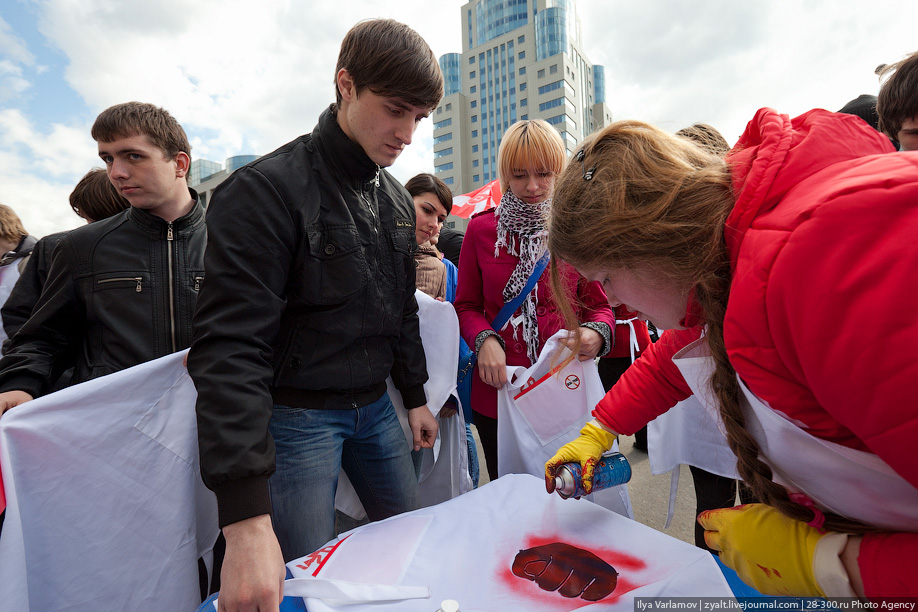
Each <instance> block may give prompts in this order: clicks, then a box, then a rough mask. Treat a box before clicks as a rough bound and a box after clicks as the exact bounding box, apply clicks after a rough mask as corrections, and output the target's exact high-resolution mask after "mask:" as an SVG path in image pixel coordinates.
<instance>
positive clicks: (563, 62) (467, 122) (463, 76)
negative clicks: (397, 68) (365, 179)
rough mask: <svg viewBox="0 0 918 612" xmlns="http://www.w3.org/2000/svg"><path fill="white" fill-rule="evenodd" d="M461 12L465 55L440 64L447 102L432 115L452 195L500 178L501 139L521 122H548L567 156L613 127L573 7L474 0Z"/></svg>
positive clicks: (437, 162) (562, 2) (548, 0)
mask: <svg viewBox="0 0 918 612" xmlns="http://www.w3.org/2000/svg"><path fill="white" fill-rule="evenodd" d="M461 13H462V26H461V27H462V53H447V54H445V55H443V56H441V57H440V67H441V68H442V70H443V74H444V77H445V91H444V94H445V95H444V97H443V100H442V101H441V102H440V105H439V106H438V107H437V109H436V111H435V112H434V115H433V120H434V170H435V174H436V175H437V176H438V177H439V178H440V179H442V180H443V181H444V182H445V183H446V184H447V185H449V187H450V189H452V191H453V193H456V194H461V193H467V192H469V191H472V190H473V189H476V188H478V187H480V186H482V185H484V184H486V183H488V182H490V181H492V180H494V179H496V178H497V151H498V147H499V146H500V140H501V137H502V136H503V133H504V132H505V131H506V129H507V128H508V127H510V126H511V125H512V124H513V123H514V122H516V121H519V120H523V119H544V120H546V121H548V122H549V123H551V124H552V125H554V126H555V127H556V128H557V130H558V132H559V133H560V134H561V136H562V138H563V140H564V142H565V145H566V147H567V150H568V153H569V154H570V153H572V152H573V151H575V150H576V148H577V145H578V143H580V142H581V141H582V140H583V139H584V137H586V136H588V135H589V134H591V133H593V132H594V131H596V130H598V129H600V128H602V127H604V126H605V125H607V124H608V123H610V122H611V121H612V113H611V111H610V110H609V108H608V107H607V106H606V104H605V74H604V71H603V67H602V66H598V65H593V64H591V63H590V62H589V60H588V59H587V57H586V55H585V54H584V53H583V50H582V42H581V34H580V21H579V19H578V16H577V11H576V5H575V3H574V0H472V1H471V2H468V3H466V4H465V5H463V6H462V9H461Z"/></svg>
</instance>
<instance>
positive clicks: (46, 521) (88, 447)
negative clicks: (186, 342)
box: [0, 353, 218, 612]
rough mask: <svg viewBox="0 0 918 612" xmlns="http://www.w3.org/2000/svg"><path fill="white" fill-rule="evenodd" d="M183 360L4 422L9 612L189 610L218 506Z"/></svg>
mask: <svg viewBox="0 0 918 612" xmlns="http://www.w3.org/2000/svg"><path fill="white" fill-rule="evenodd" d="M183 355H184V353H176V354H174V355H169V356H167V357H163V358H161V359H158V360H155V361H151V362H149V363H145V364H141V365H138V366H136V367H133V368H130V369H128V370H124V371H122V372H117V373H115V374H112V375H110V376H106V377H103V378H98V379H96V380H91V381H88V382H86V383H83V384H81V385H76V386H73V387H69V388H67V389H64V390H62V391H59V392H57V393H54V394H51V395H48V396H45V397H42V398H39V399H37V400H34V401H32V402H28V403H26V404H23V405H21V406H19V407H16V408H13V409H12V410H10V411H9V412H7V413H6V414H5V415H4V416H3V418H2V419H0V467H2V472H3V482H4V485H5V491H6V496H7V515H6V522H5V523H4V525H3V533H2V537H0V602H3V603H2V604H0V607H2V608H3V609H4V610H11V611H13V610H16V611H19V610H41V611H42V612H54V611H58V610H61V611H63V610H68V611H70V610H93V611H95V610H177V611H178V610H193V609H194V608H195V606H196V605H197V604H198V602H200V599H201V596H200V587H199V585H198V561H197V560H198V557H201V556H204V555H205V554H207V553H209V551H210V549H211V547H212V546H213V543H214V541H215V540H216V537H217V533H218V529H217V505H216V499H215V498H214V496H213V494H212V493H211V492H210V491H208V490H207V489H206V488H205V487H204V484H203V483H202V482H201V477H200V470H199V467H198V447H197V427H196V423H195V412H194V404H195V398H196V393H195V389H194V385H193V384H192V382H191V379H190V378H189V376H188V373H187V372H186V370H185V367H184V366H183V365H182V358H183Z"/></svg>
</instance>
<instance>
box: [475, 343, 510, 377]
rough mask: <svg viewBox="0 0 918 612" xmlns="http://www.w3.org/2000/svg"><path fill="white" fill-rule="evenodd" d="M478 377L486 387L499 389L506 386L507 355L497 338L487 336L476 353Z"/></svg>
mask: <svg viewBox="0 0 918 612" xmlns="http://www.w3.org/2000/svg"><path fill="white" fill-rule="evenodd" d="M478 375H479V376H480V377H481V380H483V381H484V383H485V384H486V385H491V386H492V387H494V388H495V389H500V388H501V387H503V386H504V385H505V384H507V354H506V353H505V352H504V349H503V347H502V346H501V345H500V341H499V340H498V339H497V336H488V337H487V338H486V339H485V341H484V342H482V343H481V349H480V350H479V351H478Z"/></svg>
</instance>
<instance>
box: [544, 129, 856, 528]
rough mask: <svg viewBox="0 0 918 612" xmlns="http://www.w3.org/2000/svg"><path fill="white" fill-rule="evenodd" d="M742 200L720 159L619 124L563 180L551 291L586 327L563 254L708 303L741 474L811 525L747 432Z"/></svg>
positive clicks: (839, 521) (556, 207) (705, 315)
mask: <svg viewBox="0 0 918 612" xmlns="http://www.w3.org/2000/svg"><path fill="white" fill-rule="evenodd" d="M587 176H591V178H590V179H589V180H587V178H586V177H587ZM734 204H735V200H734V196H733V192H732V188H731V182H730V172H729V169H728V167H727V165H726V163H725V162H724V160H723V159H721V158H720V157H719V156H717V155H713V154H711V153H708V152H707V151H705V150H704V149H702V148H701V147H698V146H696V145H695V144H693V143H691V142H689V141H688V140H686V139H684V138H681V137H678V136H675V135H672V134H669V133H667V132H664V131H663V130H660V129H657V128H655V127H653V126H651V125H648V124H646V123H641V122H638V121H621V122H618V123H613V124H612V125H610V126H609V127H607V128H606V129H604V130H603V131H602V132H600V133H599V134H597V135H595V136H592V137H590V138H589V139H587V140H586V141H584V143H583V149H582V156H581V152H578V153H577V155H576V156H575V158H574V159H573V160H572V161H571V162H570V163H569V164H568V166H567V168H566V169H565V170H564V172H563V173H562V174H561V176H560V177H559V179H558V181H557V182H556V184H555V193H554V199H553V200H552V207H551V216H550V221H549V231H548V247H549V250H550V251H551V253H552V255H553V257H554V258H553V259H552V288H553V290H554V292H555V294H556V295H558V296H559V299H558V302H559V307H560V309H561V311H562V313H563V314H564V316H565V320H566V323H567V325H568V327H569V328H571V329H576V325H577V322H576V318H575V317H574V312H573V309H572V306H571V303H570V298H569V296H568V295H567V293H566V292H565V291H564V285H563V283H562V282H561V279H560V275H559V274H558V270H557V268H556V266H555V261H556V259H558V258H561V259H564V260H566V261H568V262H570V263H571V264H573V265H574V266H575V267H578V268H581V269H608V268H619V267H620V268H625V269H636V268H637V267H638V266H640V265H642V264H646V265H647V266H648V267H650V268H651V269H653V271H654V272H655V273H656V274H657V275H659V276H660V277H662V278H663V279H665V281H667V282H670V283H673V284H675V285H676V286H677V287H678V288H679V289H680V290H682V291H683V292H685V294H686V295H689V294H690V295H691V296H692V298H693V299H694V301H695V302H697V304H698V305H699V306H700V309H701V313H700V314H701V324H705V325H706V326H707V327H706V332H705V339H706V341H707V344H708V346H709V348H710V350H711V353H712V355H713V357H714V361H715V363H716V369H715V372H714V374H713V375H712V377H711V380H710V384H711V387H712V389H713V390H714V393H715V395H716V397H717V398H718V400H719V403H720V411H721V416H722V418H723V421H724V425H725V426H726V430H727V441H728V443H729V444H730V448H731V449H732V450H733V452H734V453H735V454H736V457H737V468H738V470H739V473H740V475H741V476H742V478H743V480H744V481H745V483H746V485H748V486H749V487H750V488H751V489H752V491H753V493H754V494H755V495H756V496H757V497H758V499H759V500H761V501H762V502H764V503H767V504H769V505H771V506H774V507H775V508H777V509H778V510H780V511H781V512H783V513H784V514H786V515H787V516H789V517H791V518H793V519H797V520H802V521H810V520H811V519H812V518H813V516H814V513H813V511H812V510H809V509H807V508H805V507H804V506H802V505H800V504H797V503H795V502H792V501H791V500H790V499H789V497H788V493H787V490H786V489H785V488H784V487H783V486H781V485H779V484H777V483H775V482H774V481H773V480H772V471H771V468H770V467H769V466H768V465H767V464H766V463H765V462H763V461H762V460H761V459H759V446H758V443H757V442H756V440H755V439H754V438H753V437H752V436H751V435H750V434H749V432H748V431H747V430H746V428H745V417H744V415H743V412H742V409H741V404H740V397H741V393H742V391H741V389H740V386H739V381H738V380H737V377H736V371H735V370H734V368H733V366H732V365H731V363H730V360H729V359H728V356H727V349H726V346H725V345H724V338H723V326H724V316H725V313H726V309H727V298H728V296H729V293H730V281H731V270H730V260H729V255H728V252H727V248H726V244H725V242H724V223H725V222H726V219H727V216H728V215H729V213H730V211H731V210H732V208H733V206H734ZM576 354H577V349H576V348H575V349H574V351H573V355H576ZM825 525H826V527H827V528H829V529H833V530H840V531H864V530H865V529H864V526H863V525H861V524H860V523H857V522H854V521H851V520H849V519H844V518H842V517H837V516H834V515H829V514H827V515H826V523H825Z"/></svg>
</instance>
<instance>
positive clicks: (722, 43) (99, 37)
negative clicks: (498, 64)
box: [0, 0, 918, 233]
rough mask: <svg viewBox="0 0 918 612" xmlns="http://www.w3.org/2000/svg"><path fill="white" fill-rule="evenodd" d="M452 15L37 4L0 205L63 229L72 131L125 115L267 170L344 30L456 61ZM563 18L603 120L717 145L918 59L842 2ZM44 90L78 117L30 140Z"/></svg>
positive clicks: (17, 72)
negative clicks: (571, 28)
mask: <svg viewBox="0 0 918 612" xmlns="http://www.w3.org/2000/svg"><path fill="white" fill-rule="evenodd" d="M462 4H463V3H462V1H461V0H456V2H434V3H431V2H428V1H426V0H402V1H399V2H396V1H394V0H390V1H387V2H382V3H381V2H378V1H373V0H344V1H340V2H301V1H296V0H286V1H284V0H269V1H268V2H263V3H261V4H259V5H258V7H257V8H255V7H253V5H252V3H251V2H250V1H247V0H198V1H195V2H185V1H184V0H150V1H148V2H143V3H140V2H117V3H113V2H110V1H109V0H35V1H34V3H32V4H30V5H29V10H30V11H33V12H34V13H35V14H36V15H37V16H38V20H39V29H40V32H41V35H43V36H44V40H41V39H38V38H34V37H32V36H31V35H30V34H28V33H21V32H13V31H12V29H11V28H10V27H9V25H8V24H7V22H5V21H3V20H2V19H0V62H4V63H2V64H0V91H2V92H4V93H3V94H0V97H3V95H4V94H5V95H6V98H5V99H0V159H2V161H3V162H5V163H3V166H2V167H0V179H2V183H0V185H2V187H0V199H6V200H9V202H8V203H9V204H10V205H12V206H14V207H17V206H16V203H15V202H14V201H12V199H11V198H12V197H15V198H17V199H19V200H20V201H22V202H28V205H29V206H30V207H31V206H35V207H36V210H37V211H39V212H37V213H36V214H35V217H34V218H35V219H36V221H35V222H34V223H33V227H36V228H38V227H52V228H53V227H54V226H55V224H62V225H65V226H68V227H70V226H72V223H73V222H72V221H71V220H69V219H66V214H67V213H69V211H68V209H67V205H66V195H67V194H69V191H70V189H71V187H72V185H73V184H75V183H76V181H77V180H78V179H79V178H80V176H82V175H83V173H85V172H86V171H87V170H88V169H89V168H90V167H91V166H92V165H96V164H98V162H97V161H96V156H95V148H94V143H93V142H92V140H91V138H90V136H89V125H88V124H89V123H91V121H92V118H93V117H94V116H95V114H96V113H98V112H99V111H101V110H102V109H104V108H106V107H108V106H110V105H112V104H115V103H119V102H124V101H127V100H141V101H146V102H152V103H155V104H158V105H161V106H163V107H165V108H167V109H169V111H170V112H172V114H173V115H175V117H176V118H177V119H178V120H179V121H180V122H181V123H182V125H183V126H184V127H185V129H186V131H187V132H188V135H189V137H190V139H191V141H192V145H193V151H192V154H193V157H195V158H207V159H212V160H214V161H218V162H222V161H224V159H225V158H226V157H229V156H232V155H238V154H245V153H256V154H263V153H267V152H269V151H271V150H273V149H274V148H276V147H278V146H280V145H282V144H283V143H285V142H287V141H289V140H291V139H293V138H295V137H296V136H298V135H299V134H302V133H305V132H308V131H310V130H311V129H312V127H313V126H314V125H315V122H316V118H317V117H318V115H319V113H320V112H321V111H322V110H323V109H324V108H325V107H326V106H327V105H328V104H329V103H330V102H331V101H332V100H333V97H334V89H333V85H332V77H333V73H334V67H335V61H336V58H337V54H338V47H339V45H340V41H341V38H342V37H343V36H344V34H345V32H346V31H347V30H348V29H349V28H350V27H351V26H352V25H353V24H354V23H356V22H357V21H358V20H360V19H366V18H371V17H392V18H395V19H398V20H400V21H403V22H405V23H408V24H409V25H411V26H412V27H413V28H415V29H416V30H417V31H418V32H419V33H420V34H421V35H422V36H423V37H424V38H425V39H426V40H427V41H428V42H429V43H430V45H431V47H432V48H433V50H434V52H435V54H436V55H437V56H440V55H442V54H443V53H447V52H459V51H461V50H462V38H461V37H462V35H463V32H461V31H460V30H461V28H460V16H461V11H462ZM578 5H579V12H580V15H581V20H582V29H583V40H584V51H585V52H586V54H587V56H588V57H589V59H590V60H591V61H594V62H596V63H600V64H603V65H605V67H606V84H607V88H606V89H607V103H608V105H609V107H610V108H611V110H612V112H613V114H614V116H615V117H616V118H619V119H624V118H636V119H643V120H646V121H651V122H655V123H660V124H661V125H662V126H663V127H665V128H667V129H670V130H676V129H678V128H680V127H683V126H685V125H688V124H690V123H694V122H697V121H705V122H707V123H710V124H712V125H714V126H715V127H717V128H719V129H720V130H721V131H722V132H723V133H724V134H725V136H727V138H728V140H730V141H731V142H732V141H735V140H736V138H737V137H738V136H739V134H740V133H741V132H742V130H743V128H744V126H745V123H746V121H747V120H748V119H749V118H750V117H751V116H752V114H753V113H754V112H755V110H756V109H757V108H758V107H760V106H773V107H775V108H777V109H778V110H780V111H781V112H785V113H788V114H798V113H800V112H803V111H805V110H807V109H809V108H812V107H815V106H823V107H827V108H830V109H835V108H840V107H841V106H842V105H843V104H844V103H845V102H847V101H848V100H850V99H852V98H854V97H856V96H857V95H859V94H861V93H876V90H877V79H876V76H874V74H873V69H874V68H875V67H876V65H877V64H879V63H882V62H889V61H893V60H896V59H899V58H900V57H902V56H903V55H905V54H906V53H908V52H910V51H913V50H914V49H915V47H918V44H916V43H915V42H914V41H915V37H914V35H913V32H912V29H913V28H912V24H913V23H914V22H915V20H916V19H915V18H916V17H918V3H912V2H901V1H897V0H874V2H873V3H872V4H871V6H870V8H869V10H866V9H865V8H864V4H863V3H860V2H853V1H851V0H835V1H831V2H830V1H828V0H805V1H799V0H749V1H748V2H736V1H735V0H706V1H705V2H671V1H668V0H645V1H644V2H638V3H635V2H631V1H630V0H578ZM26 41H28V44H29V45H32V46H33V50H34V49H38V47H37V46H36V45H38V44H52V45H54V46H56V47H57V48H58V49H59V50H60V56H61V57H63V58H65V63H64V64H63V70H64V72H63V77H61V76H59V75H58V72H59V71H61V70H62V67H61V66H59V65H57V64H56V63H54V62H51V61H50V60H49V62H48V65H47V66H46V65H42V66H37V65H36V63H37V62H36V60H35V57H34V56H33V54H32V52H31V51H30V49H29V47H28V45H27V44H26ZM41 63H42V64H45V60H44V57H43V56H42V60H41ZM39 76H40V77H41V78H38V77H39ZM54 78H65V79H66V83H67V84H68V85H69V87H70V88H71V89H72V90H73V91H74V92H75V93H76V95H77V96H78V97H79V99H81V100H82V101H84V102H85V104H86V106H87V108H86V109H73V108H69V107H68V108H65V107H63V106H62V108H61V113H60V116H61V117H62V119H59V120H57V119H52V121H50V122H49V123H48V124H40V123H39V122H38V121H37V120H36V119H35V115H34V114H33V112H32V111H31V110H30V109H31V108H32V107H31V106H30V105H33V104H36V101H37V100H41V101H42V102H44V104H45V105H47V99H43V98H42V94H43V92H44V90H42V89H40V83H41V82H42V81H45V82H47V81H48V80H49V79H54ZM530 78H532V77H530ZM30 80H31V81H32V82H31V88H29V89H28V90H26V88H28V87H29V86H30V83H29V81H30ZM16 113H18V114H16ZM63 117H76V118H77V119H74V120H65V119H63ZM431 134H432V127H431V122H430V120H427V121H425V122H424V123H422V125H421V127H420V128H419V130H418V133H417V135H416V136H415V139H414V143H413V144H412V145H411V146H410V147H409V148H408V149H407V150H406V151H405V153H403V154H402V157H401V158H400V159H399V160H398V162H397V163H396V164H395V165H394V166H393V168H392V172H393V174H395V176H396V177H398V178H400V179H402V180H407V179H408V178H410V177H411V176H413V175H414V174H416V173H417V172H422V171H431V170H432V169H433V155H432V138H431ZM17 209H18V207H17ZM43 209H47V211H48V212H47V213H46V214H45V213H42V212H40V211H41V210H43ZM61 210H62V211H63V213H64V217H63V218H62V217H61V216H60V211H61ZM43 214H45V216H46V218H41V217H42V215H43ZM29 229H30V230H31V231H35V232H36V233H38V232H37V230H34V229H33V228H32V227H30V228H29ZM61 229H62V228H61Z"/></svg>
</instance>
